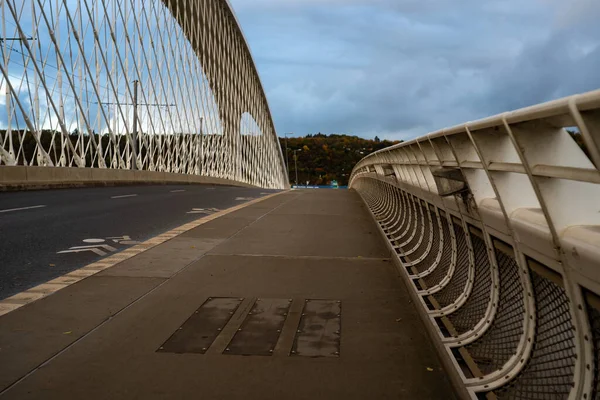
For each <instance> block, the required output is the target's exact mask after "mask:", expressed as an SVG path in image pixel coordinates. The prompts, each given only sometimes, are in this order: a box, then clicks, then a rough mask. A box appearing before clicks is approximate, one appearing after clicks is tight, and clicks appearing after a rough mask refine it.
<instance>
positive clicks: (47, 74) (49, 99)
mask: <svg viewBox="0 0 600 400" xmlns="http://www.w3.org/2000/svg"><path fill="white" fill-rule="evenodd" d="M0 13H1V14H0V21H1V22H2V24H1V25H2V27H1V32H0V37H1V39H2V40H1V41H0V56H1V59H0V71H1V74H0V90H1V91H2V93H0V103H1V104H0V107H2V108H1V111H0V168H4V169H5V168H8V167H9V166H25V167H78V168H85V167H87V168H97V169H107V170H109V171H110V170H143V171H155V172H160V173H175V174H186V175H199V176H206V177H214V178H221V179H224V180H227V181H230V182H232V183H235V182H237V183H241V184H249V185H253V186H260V187H267V188H284V187H286V186H287V185H288V182H287V175H286V173H285V168H284V162H283V157H282V154H281V149H280V146H279V143H278V140H277V135H276V132H275V127H274V124H273V121H272V118H271V114H270V110H269V106H268V103H267V99H266V96H265V93H264V90H263V87H262V84H261V82H260V78H259V76H258V73H257V70H256V67H255V64H254V61H253V59H252V55H251V53H250V50H249V48H248V44H247V42H246V40H245V38H244V35H243V33H242V31H241V28H240V27H239V24H238V21H237V19H236V18H235V15H234V13H233V10H232V8H231V6H230V4H229V3H228V1H226V0H210V1H209V0H180V1H177V0H163V1H160V0H81V1H74V0H26V1H22V0H21V1H17V0H5V1H2V2H1V3H0ZM244 113H248V114H249V115H251V117H252V119H253V120H254V121H255V122H256V124H257V126H258V127H259V129H260V131H261V132H262V135H260V136H256V138H255V140H244V139H243V138H241V137H240V134H239V133H240V121H241V119H242V115H244ZM240 154H245V155H247V157H245V158H244V159H242V157H240V156H239V155H240ZM242 163H244V164H243V165H242Z"/></svg>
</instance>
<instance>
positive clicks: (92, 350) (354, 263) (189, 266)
mask: <svg viewBox="0 0 600 400" xmlns="http://www.w3.org/2000/svg"><path fill="white" fill-rule="evenodd" d="M0 393H1V394H0V400H4V399H154V398H160V399H163V398H164V399H167V398H169V399H170V398H172V399H184V398H199V399H219V400H221V399H223V400H229V399H257V400H258V399H261V400H262V399H278V400H281V399H328V400H331V399H361V400H364V399H452V398H454V394H453V392H452V389H451V386H450V384H449V381H448V380H447V379H446V377H445V374H444V371H443V369H442V367H441V364H440V362H439V361H438V359H437V356H436V354H435V350H434V348H433V346H432V345H430V343H429V341H428V336H427V333H426V330H425V328H424V326H423V324H422V322H421V319H420V318H419V316H418V314H417V312H416V310H415V309H414V306H413V305H412V304H411V303H410V296H409V295H408V293H407V290H406V288H405V287H404V284H403V282H402V280H401V279H400V278H399V277H398V275H397V272H396V269H395V267H394V264H393V262H392V261H391V259H390V253H389V251H388V250H387V248H386V246H385V244H384V242H383V240H382V238H381V237H380V234H379V232H378V228H377V226H376V225H375V223H374V222H373V220H372V218H371V216H370V215H369V213H368V211H367V209H366V207H365V206H364V205H363V203H362V201H361V200H360V198H359V196H358V195H357V194H356V193H354V192H352V191H346V190H337V191H336V190H312V191H311V190H307V191H291V192H286V193H282V194H280V195H277V196H275V197H271V198H268V199H266V200H264V201H261V202H258V203H255V204H252V205H250V206H248V207H245V208H243V209H240V210H238V211H235V212H233V213H230V214H227V215H225V216H222V217H220V218H218V219H214V220H212V221H210V222H208V223H206V224H203V225H200V226H198V227H197V228H194V229H192V230H190V231H187V232H185V233H183V234H181V235H179V236H177V237H175V238H174V239H171V240H169V241H167V242H165V243H163V244H161V245H159V246H157V247H154V248H152V249H150V250H148V251H145V252H143V253H141V254H139V255H137V256H135V257H133V258H130V259H129V260H126V261H124V262H121V263H119V264H117V265H116V266H114V267H112V268H110V269H107V270H104V271H103V272H101V273H98V274H96V275H94V276H92V277H89V278H87V279H84V280H82V281H80V282H78V283H76V284H73V285H71V286H69V287H67V288H65V289H63V290H60V291H59V292H57V293H55V294H54V295H52V296H49V297H46V298H44V299H42V300H39V301H37V302H34V303H31V304H29V305H27V306H24V307H22V308H20V309H18V310H16V311H13V312H11V313H9V314H7V315H4V316H2V317H0Z"/></svg>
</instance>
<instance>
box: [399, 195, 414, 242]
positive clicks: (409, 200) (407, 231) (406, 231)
mask: <svg viewBox="0 0 600 400" xmlns="http://www.w3.org/2000/svg"><path fill="white" fill-rule="evenodd" d="M416 201H417V200H415V199H414V198H413V197H412V196H411V195H408V194H407V195H406V212H407V218H406V225H405V227H404V226H403V227H402V229H401V230H400V231H399V232H398V233H397V235H395V236H394V244H395V245H399V244H401V243H402V242H404V241H406V240H407V239H408V238H409V237H410V236H411V235H412V234H413V233H414V232H415V231H416V229H417V218H418V215H417V214H418V213H417V209H416V208H417V207H416V204H415V202H416Z"/></svg>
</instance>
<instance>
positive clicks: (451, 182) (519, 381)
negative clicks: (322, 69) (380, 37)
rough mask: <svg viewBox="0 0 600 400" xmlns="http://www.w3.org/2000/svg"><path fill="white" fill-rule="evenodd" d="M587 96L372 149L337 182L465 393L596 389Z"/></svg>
mask: <svg viewBox="0 0 600 400" xmlns="http://www.w3.org/2000/svg"><path fill="white" fill-rule="evenodd" d="M599 167H600V90H598V91H593V92H589V93H585V94H581V95H575V96H571V97H567V98H563V99H560V100H556V101H552V102H549V103H545V104H541V105H536V106H533V107H528V108H524V109H521V110H517V111H514V112H509V113H504V114H501V115H497V116H494V117H490V118H486V119H483V120H479V121H474V122H468V123H465V124H461V125H458V126H455V127H452V128H448V129H443V130H441V131H437V132H433V133H431V134H428V135H426V136H423V137H419V138H417V139H414V140H411V141H409V142H406V143H400V144H398V145H395V146H392V147H389V148H386V149H383V150H380V151H377V152H375V153H373V154H371V155H369V156H367V157H365V158H364V159H362V160H361V161H360V162H359V163H358V164H357V165H356V166H355V168H354V170H353V172H352V176H351V178H350V187H351V188H353V189H356V190H357V191H358V192H359V193H360V195H361V196H362V197H363V199H364V200H365V202H366V204H367V205H368V206H369V208H370V209H371V211H372V213H373V215H374V217H375V218H376V220H377V221H378V222H379V225H380V227H381V229H382V232H383V233H384V234H385V235H386V237H387V239H388V241H389V244H390V247H391V248H392V249H393V250H394V251H395V252H396V254H397V257H398V261H399V265H400V266H401V267H400V269H401V271H402V275H403V276H404V277H405V279H406V280H407V282H408V283H409V286H410V287H411V288H412V291H413V296H414V297H415V298H418V300H419V305H418V306H419V308H420V311H422V314H423V315H424V316H425V319H426V320H427V321H428V324H429V325H428V327H429V328H430V330H431V331H432V332H433V333H434V338H436V341H437V342H438V347H439V348H440V349H442V351H443V353H444V354H443V356H444V358H445V360H446V362H447V364H451V365H452V367H453V368H454V370H455V371H456V374H455V376H458V377H459V379H460V380H461V381H462V384H464V385H465V387H466V388H467V390H468V393H469V395H470V396H471V397H473V398H486V397H487V398H519V399H525V398H536V399H537V398H551V399H592V398H598V396H600V392H599V390H600V384H599V381H600V170H599Z"/></svg>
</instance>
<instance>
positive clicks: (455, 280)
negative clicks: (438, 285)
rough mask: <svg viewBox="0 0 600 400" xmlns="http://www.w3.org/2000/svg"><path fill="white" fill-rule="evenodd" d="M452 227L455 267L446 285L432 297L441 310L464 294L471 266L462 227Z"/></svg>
mask: <svg viewBox="0 0 600 400" xmlns="http://www.w3.org/2000/svg"><path fill="white" fill-rule="evenodd" d="M453 226H454V236H455V238H456V267H455V270H454V274H453V275H452V279H450V282H449V283H448V285H447V286H445V287H444V288H443V289H442V290H440V291H439V292H437V293H435V294H434V295H433V297H434V298H435V299H436V300H437V302H438V303H439V305H440V307H442V308H444V307H446V306H449V305H451V304H452V303H454V302H455V301H456V300H457V299H458V297H459V296H461V295H462V294H463V293H464V291H465V287H466V284H467V281H468V279H469V268H470V266H471V262H470V260H469V247H468V245H467V236H466V233H465V231H464V229H463V228H462V226H460V225H458V224H456V223H455V224H453Z"/></svg>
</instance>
